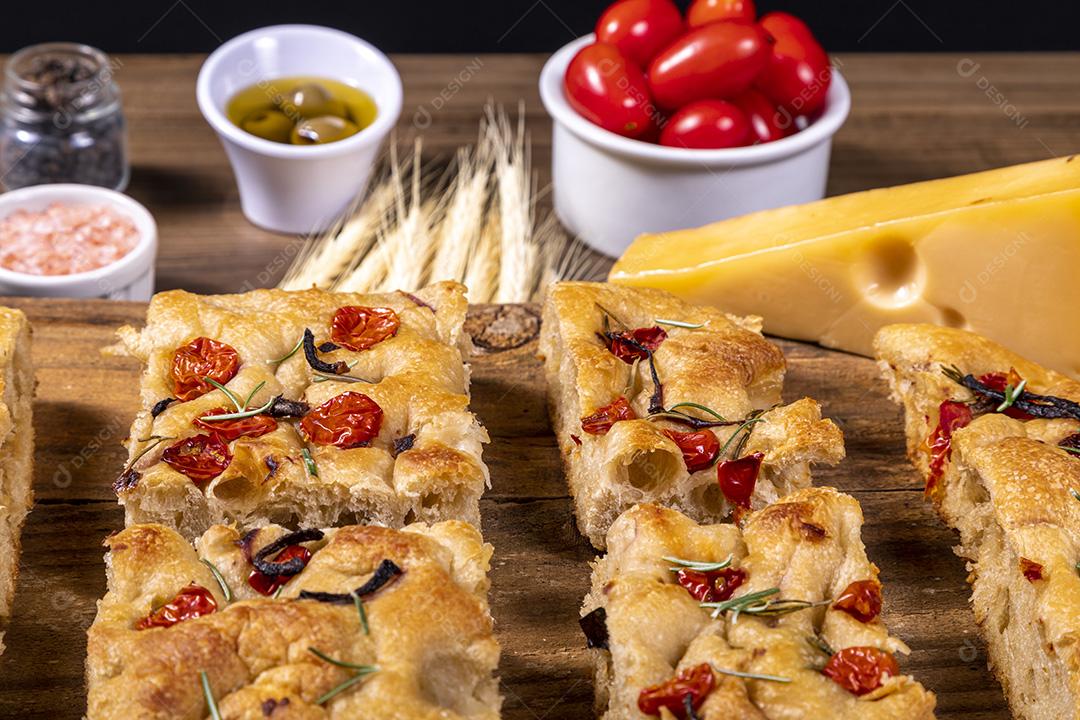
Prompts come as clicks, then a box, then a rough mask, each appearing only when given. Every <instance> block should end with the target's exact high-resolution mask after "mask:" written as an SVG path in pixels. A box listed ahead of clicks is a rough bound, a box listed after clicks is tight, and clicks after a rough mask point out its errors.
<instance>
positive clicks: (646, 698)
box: [637, 663, 716, 720]
mask: <svg viewBox="0 0 1080 720" xmlns="http://www.w3.org/2000/svg"><path fill="white" fill-rule="evenodd" d="M715 684H716V676H715V675H713V670H712V666H710V665H709V663H702V664H700V665H695V666H694V667H692V668H687V669H686V670H683V671H682V672H681V673H679V674H678V675H676V676H675V677H673V678H671V679H670V680H667V681H666V682H662V683H660V684H659V685H653V686H651V687H647V688H645V689H644V690H642V691H641V692H640V693H639V694H638V701H637V705H638V710H640V711H641V712H643V713H645V714H646V715H654V716H656V717H661V713H660V710H661V709H663V708H667V709H668V711H670V712H671V714H672V715H674V716H675V717H677V718H679V719H680V720H686V716H687V712H686V705H687V700H686V698H689V699H690V701H689V705H690V707H691V708H693V709H694V710H695V711H696V710H698V709H700V708H701V705H702V704H703V703H704V702H705V698H707V697H708V696H709V693H711V692H712V690H713V686H714V685H715Z"/></svg>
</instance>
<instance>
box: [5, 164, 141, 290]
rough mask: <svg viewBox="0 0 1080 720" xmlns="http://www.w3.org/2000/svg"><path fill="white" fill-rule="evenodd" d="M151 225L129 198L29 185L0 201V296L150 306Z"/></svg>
mask: <svg viewBox="0 0 1080 720" xmlns="http://www.w3.org/2000/svg"><path fill="white" fill-rule="evenodd" d="M156 256H157V225H156V223H155V222H154V218H153V217H152V216H151V215H150V213H149V212H148V211H147V210H146V208H144V207H143V206H142V205H140V204H139V203H137V202H135V201H134V200H132V199H131V198H129V197H128V196H127V195H123V194H121V193H118V192H115V191H113V190H107V189H105V188H100V187H94V186H91V185H71V184H58V185H35V186H33V187H28V188H23V189H21V190H13V191H11V192H8V193H4V194H3V195H0V295H26V296H39V297H74V298H109V299H112V300H149V299H150V296H151V295H152V294H153V292H154V260H155V258H156Z"/></svg>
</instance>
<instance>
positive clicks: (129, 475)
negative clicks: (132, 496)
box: [112, 468, 142, 495]
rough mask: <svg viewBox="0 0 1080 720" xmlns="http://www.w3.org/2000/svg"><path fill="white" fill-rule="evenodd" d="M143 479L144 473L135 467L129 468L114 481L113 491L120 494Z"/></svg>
mask: <svg viewBox="0 0 1080 720" xmlns="http://www.w3.org/2000/svg"><path fill="white" fill-rule="evenodd" d="M141 479H142V473H140V472H139V471H138V470H135V469H134V468H128V469H127V470H125V471H124V472H122V473H121V474H120V477H118V478H116V480H114V481H113V486H112V487H113V491H114V492H115V493H116V494H117V495H119V494H120V493H121V492H123V491H125V490H130V489H131V488H133V487H135V486H136V485H137V484H138V483H139V480H141Z"/></svg>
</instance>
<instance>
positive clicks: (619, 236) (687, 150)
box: [540, 0, 851, 256]
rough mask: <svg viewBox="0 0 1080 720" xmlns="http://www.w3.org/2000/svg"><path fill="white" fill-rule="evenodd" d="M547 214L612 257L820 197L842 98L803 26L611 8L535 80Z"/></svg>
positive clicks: (628, 1) (657, 0)
mask: <svg viewBox="0 0 1080 720" xmlns="http://www.w3.org/2000/svg"><path fill="white" fill-rule="evenodd" d="M540 97H541V99H542V101H543V103H544V106H545V108H546V109H547V111H548V113H549V114H550V115H551V116H552V119H553V121H554V122H553V137H552V144H553V147H552V178H553V184H554V204H555V212H556V214H557V215H558V217H559V219H560V220H561V221H562V223H563V224H564V225H565V226H566V228H567V229H568V230H569V231H571V232H572V233H574V234H576V235H577V236H578V237H580V238H581V239H582V240H584V241H585V242H586V243H588V244H589V245H591V246H592V247H594V248H596V249H597V250H600V251H601V252H604V253H606V254H608V255H613V256H616V255H619V254H621V253H622V251H623V250H625V249H626V247H627V246H628V245H629V244H630V242H631V241H632V240H633V239H634V238H635V237H636V236H637V235H639V234H641V233H647V232H648V233H652V232H665V231H668V230H677V229H680V228H686V227H696V226H699V225H705V224H707V223H710V222H715V221H717V220H723V219H725V218H728V217H733V216H736V215H743V214H746V213H750V212H755V211H758V210H765V209H768V208H774V207H780V206H784V205H794V204H799V203H804V202H810V201H812V200H818V199H820V198H821V197H823V196H824V194H825V184H826V181H827V179H828V169H829V155H830V152H831V149H832V137H833V135H834V134H835V133H836V131H837V130H838V129H839V128H840V126H841V125H843V123H844V120H845V119H846V118H847V115H848V111H849V110H850V107H851V95H850V92H849V91H848V87H847V84H846V83H845V82H844V79H843V77H842V76H841V75H840V73H839V72H838V71H837V70H836V69H835V68H833V67H832V66H831V64H830V62H829V59H828V55H827V54H826V53H825V51H824V50H823V49H822V48H821V46H820V45H819V44H818V42H817V40H816V39H815V38H814V37H813V34H812V33H811V31H810V30H809V28H807V26H806V25H805V24H804V23H803V22H802V21H801V20H799V19H798V18H796V17H794V16H792V15H789V14H787V13H779V12H777V13H769V14H767V15H765V16H763V17H762V18H760V19H758V18H757V17H756V15H755V10H754V7H753V4H752V0H695V2H693V3H692V4H691V6H690V8H689V10H688V11H687V14H686V16H685V17H684V16H683V15H682V14H681V13H680V11H679V10H678V8H677V7H676V6H675V5H674V4H673V3H672V2H671V0H619V1H618V2H616V3H615V4H613V5H612V6H610V7H609V8H608V9H607V10H606V11H605V12H604V14H603V15H602V16H601V18H600V20H599V22H598V23H597V32H596V33H594V34H592V35H588V36H586V37H583V38H579V39H578V40H575V41H573V42H571V43H570V44H568V45H566V46H564V47H563V48H561V49H560V50H559V51H558V52H556V53H555V54H554V55H553V56H552V57H551V58H550V59H549V60H548V62H547V63H546V64H545V65H544V69H543V71H542V72H541V74H540Z"/></svg>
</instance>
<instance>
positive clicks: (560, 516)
mask: <svg viewBox="0 0 1080 720" xmlns="http://www.w3.org/2000/svg"><path fill="white" fill-rule="evenodd" d="M5 302H10V304H13V305H15V306H16V307H21V308H23V309H24V310H25V311H26V312H27V313H28V314H29V316H30V319H31V321H32V322H33V324H34V361H35V363H36V365H37V381H38V387H37V400H36V402H35V403H34V413H35V415H34V426H35V430H36V432H37V464H36V469H35V478H34V481H35V490H36V493H37V505H36V507H35V508H34V511H33V512H32V513H31V515H30V518H29V521H28V523H27V526H26V530H25V531H24V533H23V553H22V559H21V574H20V578H19V586H18V592H17V595H16V599H15V614H14V617H13V619H12V622H11V626H10V628H9V631H8V635H7V644H8V650H7V652H6V653H5V654H4V655H3V656H2V657H0V717H19V718H48V719H49V720H56V719H63V718H79V717H81V716H82V714H83V712H84V710H85V688H84V683H83V660H84V657H85V652H86V636H85V631H86V628H87V627H88V626H89V625H90V622H91V621H92V620H93V617H94V613H95V609H96V606H95V601H96V600H97V599H98V598H99V597H100V596H101V595H102V594H103V593H104V590H105V568H104V564H103V562H102V554H103V550H102V547H101V541H102V539H104V538H105V536H106V535H107V534H108V533H110V532H112V531H114V530H117V529H119V528H120V527H121V526H122V524H123V513H122V512H121V510H120V508H119V506H118V505H117V504H116V502H115V496H114V495H113V492H112V489H111V487H110V485H111V483H112V481H113V479H114V478H115V477H116V475H117V473H118V472H119V470H120V469H121V468H122V466H123V463H124V460H125V453H124V451H123V449H122V448H121V446H120V442H121V440H123V438H124V437H125V436H126V434H127V430H128V424H129V422H130V420H131V418H132V416H133V415H134V413H135V412H136V409H137V396H138V390H137V389H138V376H139V372H140V368H139V366H138V364H137V363H136V362H134V361H129V360H122V359H115V358H105V357H102V356H101V355H100V354H99V349H100V348H101V347H102V346H104V345H106V344H109V343H110V342H111V341H112V333H113V330H114V328H116V327H117V326H119V325H121V324H124V323H132V324H135V325H139V324H141V322H142V318H143V314H144V312H145V305H143V304H141V303H117V302H104V301H90V302H86V301H77V302H76V301H62V300H12V301H5ZM468 330H469V332H470V333H471V334H472V335H473V337H474V339H475V340H476V343H477V346H478V348H479V351H480V352H479V355H478V356H477V357H475V358H473V360H472V363H473V386H472V387H473V404H472V407H473V409H474V410H475V411H476V412H477V413H478V414H479V415H480V418H481V419H482V420H483V422H484V424H485V425H486V426H487V428H488V430H489V432H490V433H491V439H492V442H491V445H489V446H488V447H487V449H486V450H485V453H484V458H485V460H486V461H487V463H488V465H489V466H490V467H491V477H492V488H491V489H490V490H489V491H488V493H487V494H486V495H485V496H484V499H483V500H482V502H481V507H482V510H483V523H484V527H483V530H484V537H485V538H486V539H487V540H488V541H489V542H491V543H492V544H493V545H494V546H495V557H494V560H493V567H492V573H491V580H492V590H491V606H492V612H493V614H494V616H495V621H496V627H497V632H498V639H499V642H500V643H501V644H502V648H503V655H502V664H501V667H500V675H501V679H502V692H503V695H504V696H505V703H504V705H503V716H504V717H505V718H508V719H509V720H542V719H544V718H552V719H555V718H566V719H574V720H576V719H579V718H580V719H582V720H584V719H586V718H591V717H593V715H592V679H591V672H590V664H589V659H588V657H587V653H586V652H585V650H584V640H583V637H582V635H581V633H580V631H579V629H578V625H577V618H578V607H579V606H580V602H581V598H582V597H583V595H584V594H585V591H586V589H587V587H588V584H589V562H590V561H591V560H592V559H593V558H594V557H595V553H594V552H593V550H592V548H591V547H590V546H589V545H588V543H587V542H586V541H584V540H583V539H582V538H581V537H580V536H579V535H578V533H577V531H576V529H575V526H574V520H573V517H572V514H571V509H570V499H569V497H568V496H567V490H566V483H565V480H564V478H563V473H562V468H561V465H560V459H559V453H558V449H557V448H556V445H555V439H554V437H553V436H552V435H551V430H550V428H549V426H548V419H547V413H546V408H545V400H544V392H545V389H544V380H543V374H542V372H541V365H540V362H539V361H538V360H537V359H536V358H535V352H536V336H537V333H538V331H539V317H538V314H537V312H536V309H535V308H532V307H528V306H480V307H475V308H473V311H472V313H471V314H470V317H469V322H468ZM779 344H780V346H781V347H782V348H783V350H784V352H785V354H786V355H787V358H788V366H789V369H788V380H787V385H786V390H785V393H784V396H785V399H786V400H788V401H790V400H794V399H798V398H800V397H802V396H804V395H809V396H812V397H814V398H816V399H818V400H819V401H820V402H821V404H822V405H823V407H824V410H825V414H826V415H827V416H828V417H831V418H833V419H834V420H835V421H836V422H837V423H838V424H839V425H840V427H841V428H842V429H843V431H844V435H845V439H846V443H847V452H848V459H847V460H846V461H845V462H844V463H842V464H841V465H840V466H839V467H838V468H831V469H828V468H826V469H819V470H818V471H817V472H816V475H815V478H816V482H817V483H818V484H828V485H833V486H835V487H838V488H840V489H841V490H844V491H846V492H849V493H851V494H852V495H854V496H855V497H856V498H858V500H859V501H860V502H861V503H862V506H863V511H864V513H865V515H866V527H865V529H864V531H863V537H864V539H865V541H866V545H867V549H868V553H869V555H870V558H871V560H873V561H874V562H876V563H877V564H878V566H880V568H881V571H882V572H881V575H882V579H883V581H884V584H885V612H884V619H885V621H886V622H887V623H888V624H889V626H890V628H891V629H892V630H893V632H894V633H896V634H897V635H899V636H900V637H901V638H902V639H903V640H904V641H906V642H907V643H908V645H910V646H911V649H912V653H911V655H910V657H908V658H907V659H906V661H904V662H903V663H902V666H903V668H904V669H905V670H906V671H908V672H911V673H912V674H914V675H915V677H916V678H918V679H919V680H920V681H922V682H923V683H924V684H925V685H926V686H927V687H928V688H930V689H931V690H933V691H934V692H936V693H937V695H938V710H939V712H938V717H939V718H942V719H943V720H946V719H952V718H965V719H966V720H976V719H978V720H990V719H991V718H992V719H994V720H1004V719H1005V718H1008V717H1009V714H1008V711H1007V710H1006V709H1005V704H1004V701H1003V699H1002V696H1001V691H1000V689H999V688H998V686H997V684H996V683H995V681H994V680H993V678H992V676H991V675H990V673H989V672H987V669H986V650H985V647H984V646H983V644H982V642H981V641H980V640H979V637H978V635H977V634H976V629H975V623H974V620H973V617H972V614H971V612H970V611H969V609H968V587H967V584H966V583H965V581H964V579H965V575H966V571H965V569H964V563H963V561H962V560H960V559H959V558H957V557H956V556H955V555H953V553H952V550H951V548H952V546H953V545H954V544H955V543H956V539H955V538H954V536H953V535H952V533H951V532H949V531H947V530H946V529H945V528H944V527H943V526H942V525H941V524H940V523H939V522H938V521H937V519H936V517H935V516H934V515H933V514H932V513H931V512H930V511H929V509H928V507H927V505H926V504H925V503H924V502H923V499H922V492H921V488H920V486H919V483H918V479H917V478H916V475H915V473H914V471H913V470H912V469H911V468H910V466H909V465H908V463H907V461H906V460H905V458H904V452H903V437H902V430H901V422H900V421H901V417H900V412H899V410H898V409H897V408H896V407H895V406H894V405H893V404H892V403H891V402H890V401H889V400H888V398H887V397H886V394H885V391H884V388H883V384H882V383H881V382H880V381H879V380H878V377H877V371H876V368H875V366H874V364H873V362H871V361H870V360H867V359H865V358H860V357H855V356H852V355H847V354H843V353H837V352H832V351H828V350H824V349H821V348H818V347H816V346H812V345H807V344H803V343H794V342H785V341H780V342H779Z"/></svg>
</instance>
